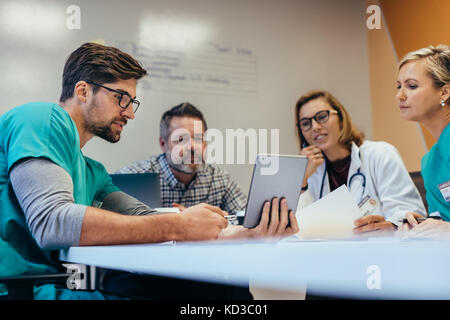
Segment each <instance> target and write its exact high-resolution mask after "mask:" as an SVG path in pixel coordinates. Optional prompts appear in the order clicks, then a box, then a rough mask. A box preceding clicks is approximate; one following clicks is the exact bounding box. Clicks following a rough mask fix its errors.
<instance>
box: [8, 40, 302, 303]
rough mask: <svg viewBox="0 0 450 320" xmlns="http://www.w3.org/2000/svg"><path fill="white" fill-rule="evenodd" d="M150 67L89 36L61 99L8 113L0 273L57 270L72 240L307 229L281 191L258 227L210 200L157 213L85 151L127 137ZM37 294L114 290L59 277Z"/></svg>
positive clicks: (68, 69) (84, 295) (74, 58)
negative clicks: (66, 283) (58, 252)
mask: <svg viewBox="0 0 450 320" xmlns="http://www.w3.org/2000/svg"><path fill="white" fill-rule="evenodd" d="M145 74H146V71H145V70H144V69H143V68H142V67H141V66H140V64H139V62H137V61H136V60H135V59H134V58H132V57H131V56H130V55H128V54H126V53H124V52H122V51H120V50H118V49H116V48H113V47H107V46H102V45H98V44H94V43H86V44H84V45H82V46H81V47H79V48H78V49H76V50H75V51H74V52H73V53H72V54H71V55H70V56H69V58H68V60H67V62H66V64H65V67H64V72H63V90H62V94H61V97H60V102H59V104H54V103H30V104H26V105H22V106H19V107H16V108H13V109H11V110H10V111H8V112H6V113H5V114H4V115H2V116H1V117H0V240H1V242H0V257H1V260H0V263H1V264H2V266H3V267H1V266H0V271H2V270H3V271H4V270H5V268H4V266H5V265H8V263H7V262H8V261H15V262H14V263H12V264H11V263H10V264H9V265H10V266H11V265H12V266H13V267H11V268H7V270H8V274H0V276H4V275H21V274H27V273H33V274H35V273H48V272H55V271H56V270H57V268H59V265H58V263H55V261H54V260H52V258H51V254H50V253H51V251H52V250H55V249H61V248H67V247H70V246H84V245H108V244H123V243H151V242H164V241H169V240H175V241H194V240H212V239H217V238H224V239H225V238H244V237H261V236H275V235H277V236H285V235H289V234H293V233H295V232H297V231H298V225H297V222H296V220H295V216H294V213H293V212H292V210H291V211H289V210H288V208H287V205H286V202H285V201H280V203H278V200H277V199H275V200H273V202H272V209H270V203H266V205H265V206H264V209H263V212H262V219H261V223H260V225H258V226H257V227H256V228H253V229H245V228H243V227H242V226H230V225H228V223H227V220H226V219H225V218H224V215H226V212H224V211H222V210H221V209H219V208H217V207H214V206H210V205H207V204H200V205H196V206H192V207H190V208H187V209H186V210H184V212H183V214H176V213H167V214H160V215H155V214H152V213H154V211H153V210H152V209H151V208H148V207H147V206H145V205H144V204H142V203H140V202H139V201H137V200H136V199H134V198H132V197H131V196H128V195H126V194H125V193H123V192H121V191H120V190H119V189H118V188H117V187H115V186H114V185H113V184H112V182H111V179H110V178H109V176H108V174H107V172H106V170H105V168H104V167H103V165H101V164H100V163H98V162H96V161H94V160H92V159H89V158H87V157H85V156H84V155H83V154H82V151H81V149H82V148H83V146H84V145H85V144H86V143H87V142H88V141H89V140H90V139H91V138H92V137H94V136H98V137H101V138H103V139H105V140H107V141H110V142H113V143H114V142H117V141H119V139H120V134H121V132H122V130H123V127H124V126H125V125H126V124H127V122H128V120H132V119H134V113H135V111H136V110H137V108H138V107H139V102H138V101H137V100H136V84H137V81H138V80H139V79H140V78H141V77H143V76H144V75H145ZM275 202H276V203H275ZM278 204H279V205H278ZM274 208H276V209H274ZM278 208H279V209H278ZM105 209H111V210H112V209H114V212H112V211H107V210H105ZM116 212H117V213H116ZM269 214H270V215H271V219H270V222H269ZM130 215H138V216H139V217H130ZM275 215H276V216H279V219H278V217H277V219H275ZM288 216H289V218H288ZM287 221H289V222H290V226H287ZM283 224H284V225H283ZM225 229H226V231H224V232H222V230H225ZM8 259H9V260H8ZM35 297H36V298H37V299H103V298H109V297H108V296H105V295H103V294H102V293H101V292H93V293H91V292H82V291H70V290H68V289H65V288H62V287H56V286H53V285H44V286H40V287H36V289H35Z"/></svg>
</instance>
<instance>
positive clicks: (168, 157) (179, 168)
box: [165, 150, 205, 174]
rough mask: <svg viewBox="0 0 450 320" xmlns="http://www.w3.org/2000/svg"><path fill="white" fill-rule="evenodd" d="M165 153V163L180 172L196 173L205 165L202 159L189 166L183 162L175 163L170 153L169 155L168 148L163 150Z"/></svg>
mask: <svg viewBox="0 0 450 320" xmlns="http://www.w3.org/2000/svg"><path fill="white" fill-rule="evenodd" d="M165 155H166V160H167V163H168V164H169V167H171V168H172V169H174V170H176V171H179V172H182V173H186V174H192V173H197V172H199V171H202V170H203V168H204V166H205V164H204V163H203V161H202V163H200V164H197V165H195V166H189V165H187V164H183V163H175V162H173V160H172V155H171V152H170V150H167V151H166V152H165Z"/></svg>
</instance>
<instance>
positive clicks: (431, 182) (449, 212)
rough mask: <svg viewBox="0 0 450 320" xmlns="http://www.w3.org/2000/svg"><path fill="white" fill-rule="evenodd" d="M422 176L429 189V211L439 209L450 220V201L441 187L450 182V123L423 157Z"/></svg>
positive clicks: (427, 189)
mask: <svg viewBox="0 0 450 320" xmlns="http://www.w3.org/2000/svg"><path fill="white" fill-rule="evenodd" d="M422 176H423V180H424V183H425V189H426V191H427V195H426V197H427V202H428V211H429V212H430V213H432V212H435V211H439V213H440V214H441V217H442V218H443V219H444V220H445V221H450V201H449V199H448V197H447V200H446V199H445V197H444V195H443V194H442V192H441V190H440V188H439V187H441V188H442V187H443V185H444V184H446V182H447V184H448V183H450V124H447V126H446V127H445V129H444V131H442V133H441V135H440V137H439V140H438V142H437V143H436V144H435V145H434V146H433V147H432V148H431V149H430V151H428V153H427V154H425V156H424V157H423V158H422Z"/></svg>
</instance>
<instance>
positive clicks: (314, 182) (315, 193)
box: [295, 90, 426, 236]
mask: <svg viewBox="0 0 450 320" xmlns="http://www.w3.org/2000/svg"><path fill="white" fill-rule="evenodd" d="M295 115H296V119H297V128H298V130H297V132H298V139H299V143H300V146H301V152H300V153H301V154H303V155H306V156H307V157H308V159H309V164H308V167H307V169H306V175H305V180H304V183H303V186H302V190H303V191H306V190H307V192H308V193H309V194H310V196H311V198H312V200H313V201H315V200H318V199H320V198H322V197H323V196H325V195H326V194H328V193H329V192H331V191H333V190H334V189H336V188H338V187H340V186H341V185H343V184H345V185H347V187H348V188H349V190H350V192H351V193H352V196H353V199H354V200H355V202H356V203H357V204H358V205H359V206H360V208H361V210H362V215H363V214H364V216H363V217H361V218H360V219H358V220H356V221H355V229H354V232H355V233H357V234H361V233H365V235H367V236H375V235H380V234H382V235H385V234H386V231H388V232H389V231H395V230H396V229H397V227H398V226H399V225H400V224H401V223H402V221H403V219H404V218H405V216H406V213H408V212H411V211H412V212H417V213H419V214H421V215H423V216H425V215H426V213H425V208H424V205H423V202H422V199H421V198H420V195H419V192H418V191H417V188H416V187H415V185H414V183H413V181H412V180H411V178H410V176H409V173H408V171H407V170H406V168H405V165H404V164H403V161H402V159H401V157H400V155H399V153H398V151H397V150H396V149H395V148H394V147H393V146H392V145H390V144H388V143H386V142H381V141H380V142H373V141H368V140H364V136H363V134H362V133H361V132H360V131H359V130H358V129H356V127H355V126H354V125H353V123H352V121H351V119H350V116H349V114H348V112H347V111H346V110H345V108H344V107H343V105H342V104H341V103H340V102H339V101H338V100H337V99H336V98H335V97H334V96H333V95H331V94H330V93H329V92H326V91H320V90H314V91H310V92H308V93H306V94H305V95H303V96H302V97H301V98H300V99H299V100H298V102H297V104H296V107H295Z"/></svg>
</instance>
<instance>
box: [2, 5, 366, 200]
mask: <svg viewBox="0 0 450 320" xmlns="http://www.w3.org/2000/svg"><path fill="white" fill-rule="evenodd" d="M72 4H75V5H78V6H79V7H80V9H81V29H79V30H69V29H68V28H67V27H66V22H67V19H68V17H69V16H70V14H67V13H66V9H67V7H68V6H69V5H72ZM365 19H366V13H365V4H364V1H363V0H320V1H319V0H316V1H314V0H280V1H275V0H227V1H219V0H169V1H168V0H149V1H126V2H125V1H50V0H46V1H30V2H27V1H12V0H11V1H8V0H6V1H5V0H2V1H1V2H0V46H1V50H0V71H1V78H0V93H1V97H2V99H1V100H0V114H2V113H4V112H5V111H7V110H8V109H10V108H12V107H14V106H17V105H20V104H22V103H26V102H31V101H53V102H57V101H58V98H59V94H60V90H61V84H60V83H61V75H62V69H63V65H64V62H65V59H66V58H67V56H68V55H69V54H70V52H72V51H73V50H74V49H76V48H77V47H78V46H79V45H81V44H82V43H84V42H87V41H92V40H97V39H102V40H104V41H105V43H106V44H111V43H117V41H120V42H121V43H125V44H126V45H131V44H135V45H138V46H142V47H145V48H147V49H149V50H152V49H154V48H163V49H164V48H166V49H170V50H172V49H173V48H176V50H181V51H183V50H184V52H185V53H186V54H187V56H188V57H196V58H199V57H200V54H199V53H198V52H200V51H201V52H204V51H202V50H210V49H211V48H213V47H214V45H216V46H217V45H218V46H221V47H224V48H229V49H231V50H237V48H244V49H246V50H248V51H249V52H251V56H250V58H249V59H250V60H251V61H250V62H253V63H254V68H253V69H251V68H252V67H251V64H250V63H247V64H246V63H245V61H244V62H243V63H244V65H245V67H246V68H250V69H251V70H253V71H254V73H253V76H252V77H250V80H249V84H248V88H250V89H252V88H253V92H252V93H250V94H242V95H239V94H237V93H236V91H227V90H228V89H223V90H222V91H220V90H211V91H209V90H208V89H207V88H203V90H202V89H201V88H200V89H198V88H197V89H195V90H194V89H193V88H192V87H189V86H185V85H183V84H181V85H179V86H175V82H172V83H166V84H165V85H161V86H160V87H159V88H155V87H154V86H153V88H152V89H149V88H148V87H149V86H148V83H149V81H150V80H147V82H146V83H144V84H145V85H142V84H141V85H140V86H139V87H138V98H139V99H140V101H141V108H140V110H139V112H138V113H137V114H136V119H135V120H134V121H130V122H129V124H128V125H127V127H126V128H125V130H124V132H123V134H122V139H121V141H120V142H119V143H117V144H115V145H113V144H110V143H108V142H105V141H102V140H100V139H93V140H92V141H91V142H89V143H88V144H87V146H86V147H85V149H84V153H85V154H86V155H88V156H90V157H92V158H94V159H96V160H99V161H101V162H102V163H104V164H105V166H106V168H107V170H108V171H109V172H113V171H115V170H117V169H119V168H120V167H121V166H124V165H126V164H127V163H130V162H134V161H136V160H140V159H143V158H145V157H147V156H148V155H150V154H157V153H159V152H160V150H159V146H158V131H159V125H158V124H159V119H160V117H161V115H162V113H163V112H164V111H165V110H166V109H168V108H170V107H172V106H174V105H176V104H179V103H180V102H183V101H189V102H191V103H192V104H194V105H195V106H197V107H199V108H200V109H201V110H202V111H203V113H204V115H205V116H206V120H207V122H208V125H209V127H210V128H218V129H220V130H223V132H224V133H225V131H224V130H225V128H231V129H236V128H244V129H248V128H255V129H260V128H265V129H271V128H274V129H279V130H280V141H279V142H280V153H283V154H297V153H298V149H297V144H296V137H295V129H294V112H293V110H294V104H295V102H296V101H297V99H298V98H299V97H300V95H301V94H303V93H305V92H306V91H307V90H309V89H313V88H323V89H327V90H330V91H331V92H332V93H334V94H335V95H336V96H337V97H338V98H339V99H340V100H341V102H342V103H343V104H344V106H346V107H347V108H348V110H349V111H350V114H351V115H352V117H353V119H354V120H355V122H356V123H357V124H358V126H359V127H360V128H362V129H363V130H364V131H365V133H366V135H367V136H368V137H369V138H370V137H371V134H372V128H371V118H370V114H371V113H370V99H369V98H370V97H369V83H368V59H367V39H366V25H365ZM173 50H175V49H173ZM208 52H210V51H208ZM208 54H209V53H208ZM212 55H213V53H211V54H209V55H207V57H209V58H211V56H212ZM241 58H242V57H238V58H237V59H238V60H239V59H241ZM230 59H231V55H226V54H225V55H224V56H223V57H221V58H220V59H219V60H220V61H218V63H222V64H223V65H225V69H226V70H225V71H223V70H221V71H218V73H219V74H221V73H224V74H225V77H229V78H230V79H231V78H232V75H233V72H232V71H233V70H232V69H230V68H231V67H230V66H232V63H233V61H231V60H230ZM242 59H244V58H242ZM144 60H145V59H144ZM147 61H149V60H147ZM238 62H239V61H238ZM240 62H242V61H240ZM213 64H214V63H212V62H211V61H210V60H207V59H206V61H205V62H204V65H203V63H202V62H200V63H197V64H196V65H194V67H195V66H197V67H199V68H200V67H203V66H204V67H205V68H207V69H208V68H209V70H212V68H214V67H216V65H213ZM191 66H192V65H191ZM241 71H242V70H241ZM184 72H187V71H186V70H184ZM230 72H231V73H230ZM239 72H240V70H236V72H235V73H236V75H237V76H239ZM222 75H223V74H222ZM241 80H242V79H241ZM175 87H176V88H175ZM217 88H218V87H217V86H216V87H215V89H217ZM236 88H239V87H235V89H236ZM226 168H227V169H228V170H229V171H230V172H231V173H232V174H233V176H234V177H235V179H236V180H237V181H238V183H239V184H240V185H241V187H242V189H243V190H244V191H245V192H247V190H248V187H249V183H250V181H249V179H250V177H251V168H252V166H251V165H226Z"/></svg>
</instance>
